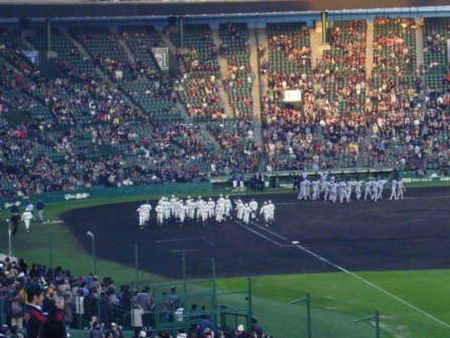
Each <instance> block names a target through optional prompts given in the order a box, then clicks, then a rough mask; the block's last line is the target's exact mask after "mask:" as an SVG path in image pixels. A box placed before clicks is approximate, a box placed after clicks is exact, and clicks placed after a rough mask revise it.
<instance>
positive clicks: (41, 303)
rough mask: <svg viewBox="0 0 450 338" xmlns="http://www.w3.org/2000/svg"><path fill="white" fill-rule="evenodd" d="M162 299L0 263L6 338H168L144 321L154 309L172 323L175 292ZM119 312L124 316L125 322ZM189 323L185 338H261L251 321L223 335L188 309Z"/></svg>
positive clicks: (93, 279)
mask: <svg viewBox="0 0 450 338" xmlns="http://www.w3.org/2000/svg"><path fill="white" fill-rule="evenodd" d="M41 296H42V297H41ZM162 296H163V297H162V298H161V300H160V302H161V303H160V304H159V306H158V305H157V304H156V303H155V300H154V299H155V298H154V292H152V290H151V289H150V288H149V287H143V289H142V291H141V290H139V291H138V290H136V289H132V288H131V287H130V286H129V285H121V286H120V287H117V286H116V284H115V283H114V281H113V280H112V279H111V278H104V279H103V280H100V279H99V278H98V277H97V276H95V275H92V274H87V275H83V276H73V275H72V274H71V272H70V271H67V270H64V269H62V268H61V267H56V268H54V269H50V268H49V267H46V266H44V265H40V264H32V265H29V264H28V263H27V262H26V261H25V260H23V259H20V260H19V261H17V262H16V261H14V260H11V259H10V258H9V257H5V258H4V259H3V260H2V261H0V301H1V302H0V304H1V305H2V306H3V307H2V308H0V311H2V312H3V313H4V314H5V316H6V317H4V320H5V323H6V324H5V325H4V326H2V327H1V333H0V334H1V335H2V336H3V337H7V338H23V337H25V338H65V337H66V334H67V332H68V330H70V328H84V327H86V326H89V327H90V328H91V337H92V338H123V337H124V333H123V330H124V326H127V327H129V328H133V329H134V333H135V335H134V336H135V337H136V338H137V337H139V338H146V337H149V338H150V337H151V338H153V337H154V338H157V337H160V338H163V337H167V338H169V337H173V336H172V335H171V334H169V332H164V331H161V332H155V330H152V328H151V325H150V324H149V323H146V319H145V318H146V314H149V313H151V312H154V311H155V307H156V306H158V308H159V310H158V311H159V313H160V316H161V320H162V321H174V320H175V319H176V318H178V317H177V316H179V312H180V310H179V308H180V307H182V306H183V304H182V302H181V299H180V297H179V296H178V294H177V290H176V289H175V287H172V288H171V290H170V294H163V295H162ZM177 310H178V312H177ZM125 312H127V313H128V314H129V316H130V319H129V320H128V321H127V320H125V318H126V317H127V316H126V315H124V314H125ZM147 317H148V316H147ZM190 318H191V319H192V318H194V319H197V320H196V324H194V325H192V327H191V328H190V329H189V331H188V332H186V333H185V335H184V337H186V338H191V337H192V338H193V337H196V338H209V337H212V335H213V334H214V337H230V338H244V337H245V338H247V337H248V338H250V337H251V338H260V337H266V334H265V333H264V332H263V329H262V327H261V325H259V324H258V323H257V322H256V321H254V323H253V325H252V328H251V330H250V332H249V331H247V330H245V328H244V326H243V325H241V324H240V325H238V326H237V327H236V328H235V330H231V331H227V332H224V331H222V330H220V328H219V327H217V326H216V325H215V324H214V323H213V321H212V319H211V318H210V317H209V315H208V313H207V311H206V308H204V307H199V306H197V305H196V304H191V308H190ZM178 319H179V318H178ZM118 323H121V325H119V324H118ZM177 337H179V336H177Z"/></svg>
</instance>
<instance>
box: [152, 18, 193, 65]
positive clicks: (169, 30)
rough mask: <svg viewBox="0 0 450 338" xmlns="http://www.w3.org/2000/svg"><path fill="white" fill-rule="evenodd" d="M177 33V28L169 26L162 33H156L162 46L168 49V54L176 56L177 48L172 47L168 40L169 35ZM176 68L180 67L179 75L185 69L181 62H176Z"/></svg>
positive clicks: (170, 41) (172, 44)
mask: <svg viewBox="0 0 450 338" xmlns="http://www.w3.org/2000/svg"><path fill="white" fill-rule="evenodd" d="M173 32H178V28H177V27H173V26H169V27H166V28H165V29H164V31H163V32H160V31H158V33H159V34H160V36H161V38H162V40H163V42H164V45H166V46H167V47H168V48H169V51H170V54H172V55H176V54H177V47H176V46H175V45H174V43H173V42H172V40H171V39H170V33H173ZM177 64H178V66H179V67H180V68H179V69H180V71H181V73H185V72H186V69H185V68H184V65H183V62H177Z"/></svg>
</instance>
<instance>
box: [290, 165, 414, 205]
mask: <svg viewBox="0 0 450 338" xmlns="http://www.w3.org/2000/svg"><path fill="white" fill-rule="evenodd" d="M387 182H388V181H386V180H381V179H380V180H370V181H365V182H363V181H337V180H336V179H335V177H334V176H331V177H330V179H328V174H327V173H326V172H323V173H320V178H319V179H318V180H315V181H310V180H309V179H308V175H307V174H302V178H301V180H300V182H299V184H298V191H299V193H298V196H297V199H298V200H312V201H317V200H319V199H322V198H323V200H324V201H330V202H333V203H336V202H339V203H344V202H347V203H349V202H350V201H351V198H352V194H354V197H355V198H356V199H357V200H361V199H364V201H367V200H370V201H374V202H377V201H379V200H381V199H382V198H383V191H384V186H385V184H386V183H387ZM405 191H406V188H405V186H404V185H403V182H402V180H401V179H400V180H395V179H394V180H392V182H391V196H390V197H389V199H390V200H393V199H394V200H399V199H403V197H404V193H405Z"/></svg>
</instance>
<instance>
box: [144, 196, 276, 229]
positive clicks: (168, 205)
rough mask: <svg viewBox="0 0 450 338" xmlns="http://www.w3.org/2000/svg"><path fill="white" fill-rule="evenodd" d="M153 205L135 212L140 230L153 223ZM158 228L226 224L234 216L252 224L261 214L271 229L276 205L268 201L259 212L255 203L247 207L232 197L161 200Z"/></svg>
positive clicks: (251, 202)
mask: <svg viewBox="0 0 450 338" xmlns="http://www.w3.org/2000/svg"><path fill="white" fill-rule="evenodd" d="M151 210H152V205H151V204H150V203H149V202H145V203H144V204H141V205H140V206H139V208H138V209H137V210H136V211H137V213H138V217H139V227H140V228H141V229H143V228H144V227H145V225H146V224H148V223H149V222H150V216H151ZM155 212H156V225H158V226H162V225H164V224H167V223H171V222H176V223H178V224H179V225H180V227H181V226H183V224H185V223H201V224H203V225H206V224H208V223H211V222H215V223H218V224H220V223H223V222H225V221H227V220H230V219H232V218H233V216H234V217H235V218H236V219H237V220H239V221H241V222H243V223H245V224H249V223H250V222H251V221H252V220H256V219H257V218H258V214H259V215H262V218H263V221H264V224H265V225H266V226H269V224H271V223H273V220H274V216H275V205H274V204H273V203H272V201H266V202H264V204H263V205H262V206H261V208H259V213H258V202H256V201H255V200H254V199H252V200H251V201H250V202H249V203H244V202H243V201H242V200H241V199H239V198H238V199H236V200H235V201H234V206H233V202H232V201H231V199H230V197H229V196H228V195H227V196H225V197H224V196H223V195H220V196H219V198H218V199H217V201H214V200H213V199H212V198H209V199H208V200H203V199H202V197H201V196H198V197H197V199H193V198H191V197H190V196H188V197H187V199H186V200H183V199H180V198H177V197H176V196H174V195H172V197H171V198H170V199H169V198H167V197H161V199H160V200H159V201H158V204H157V205H156V207H155Z"/></svg>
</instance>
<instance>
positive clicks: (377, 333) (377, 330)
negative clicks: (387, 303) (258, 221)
mask: <svg viewBox="0 0 450 338" xmlns="http://www.w3.org/2000/svg"><path fill="white" fill-rule="evenodd" d="M374 319H375V338H380V312H379V311H375V318H374Z"/></svg>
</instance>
